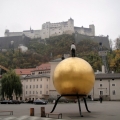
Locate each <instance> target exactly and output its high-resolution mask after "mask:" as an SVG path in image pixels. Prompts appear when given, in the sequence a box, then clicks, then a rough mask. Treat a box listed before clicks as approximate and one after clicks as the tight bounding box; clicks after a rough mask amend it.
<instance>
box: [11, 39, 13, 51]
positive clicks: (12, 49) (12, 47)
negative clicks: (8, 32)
mask: <svg viewBox="0 0 120 120" xmlns="http://www.w3.org/2000/svg"><path fill="white" fill-rule="evenodd" d="M11 48H12V50H13V53H14V41H11Z"/></svg>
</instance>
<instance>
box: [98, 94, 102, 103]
mask: <svg viewBox="0 0 120 120" xmlns="http://www.w3.org/2000/svg"><path fill="white" fill-rule="evenodd" d="M99 99H100V103H102V101H103V98H102V96H101V95H100V98H99Z"/></svg>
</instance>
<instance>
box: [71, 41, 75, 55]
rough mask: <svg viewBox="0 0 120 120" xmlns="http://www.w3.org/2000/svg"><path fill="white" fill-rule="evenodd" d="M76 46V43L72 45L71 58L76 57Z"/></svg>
mask: <svg viewBox="0 0 120 120" xmlns="http://www.w3.org/2000/svg"><path fill="white" fill-rule="evenodd" d="M75 51H76V46H75V44H74V43H72V44H71V56H72V57H75Z"/></svg>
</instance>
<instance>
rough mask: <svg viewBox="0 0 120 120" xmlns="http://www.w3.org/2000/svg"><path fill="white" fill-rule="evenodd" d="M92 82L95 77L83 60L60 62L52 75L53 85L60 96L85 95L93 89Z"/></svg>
mask: <svg viewBox="0 0 120 120" xmlns="http://www.w3.org/2000/svg"><path fill="white" fill-rule="evenodd" d="M94 82H95V75H94V71H93V69H92V67H91V65H90V64H89V63H88V62H87V61H85V60H84V59H81V58H77V57H70V58H67V59H64V60H63V61H61V62H60V63H59V64H58V65H57V66H56V68H55V71H54V74H53V84H54V86H55V88H56V90H57V91H58V93H60V94H61V95H65V94H81V95H83V94H84V95H87V94H88V93H89V92H90V91H91V89H92V88H93V85H94ZM68 98H76V97H68Z"/></svg>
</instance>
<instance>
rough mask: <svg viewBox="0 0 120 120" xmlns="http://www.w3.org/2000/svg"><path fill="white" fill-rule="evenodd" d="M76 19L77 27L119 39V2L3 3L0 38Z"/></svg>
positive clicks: (2, 0)
mask: <svg viewBox="0 0 120 120" xmlns="http://www.w3.org/2000/svg"><path fill="white" fill-rule="evenodd" d="M70 17H71V18H72V19H74V25H75V26H78V27H81V26H83V27H87V28H88V27H89V25H90V24H94V25H95V34H96V35H97V36H98V35H104V36H107V35H109V38H110V39H112V40H114V39H116V38H117V37H119V36H120V0H0V37H2V36H4V32H5V29H9V30H10V32H21V31H23V30H29V29H30V26H31V28H32V29H33V30H36V29H41V27H42V24H43V23H45V22H48V21H50V22H51V23H55V22H62V21H67V20H68V19H69V18H70Z"/></svg>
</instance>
